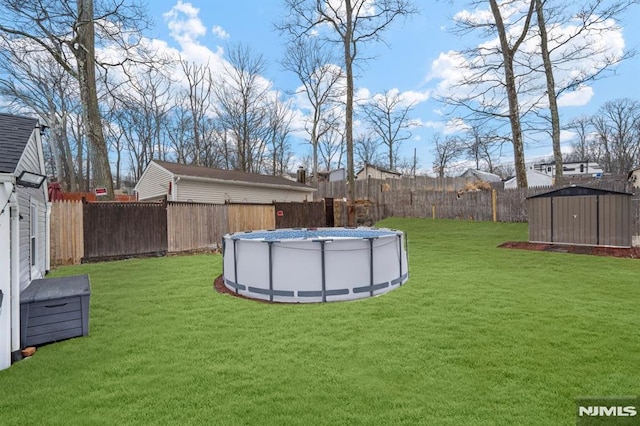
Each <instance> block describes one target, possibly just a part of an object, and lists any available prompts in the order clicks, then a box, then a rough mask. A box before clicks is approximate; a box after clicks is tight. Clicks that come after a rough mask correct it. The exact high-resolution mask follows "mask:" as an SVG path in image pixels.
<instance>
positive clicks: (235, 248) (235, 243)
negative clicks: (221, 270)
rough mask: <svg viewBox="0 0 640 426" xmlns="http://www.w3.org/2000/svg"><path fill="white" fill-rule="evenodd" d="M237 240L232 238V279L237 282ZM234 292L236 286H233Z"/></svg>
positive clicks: (236, 290) (236, 289) (236, 288)
mask: <svg viewBox="0 0 640 426" xmlns="http://www.w3.org/2000/svg"><path fill="white" fill-rule="evenodd" d="M237 243H238V240H236V239H234V240H233V280H234V281H235V282H236V284H237V283H238V247H237ZM234 290H235V292H236V294H238V287H234Z"/></svg>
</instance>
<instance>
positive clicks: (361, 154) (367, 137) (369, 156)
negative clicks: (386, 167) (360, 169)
mask: <svg viewBox="0 0 640 426" xmlns="http://www.w3.org/2000/svg"><path fill="white" fill-rule="evenodd" d="M354 148H355V155H356V160H357V162H358V164H359V165H361V166H364V165H366V164H373V165H380V163H381V159H382V156H381V155H380V143H379V142H378V141H377V140H376V135H375V134H373V133H362V134H360V135H358V136H357V137H356V139H355V146H354Z"/></svg>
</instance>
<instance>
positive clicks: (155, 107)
mask: <svg viewBox="0 0 640 426" xmlns="http://www.w3.org/2000/svg"><path fill="white" fill-rule="evenodd" d="M128 74H129V75H128V77H127V80H126V82H125V83H123V84H121V85H120V86H119V87H117V88H116V89H114V90H112V91H111V92H110V96H107V101H106V102H105V104H106V105H107V106H108V108H107V109H106V112H105V115H106V118H107V120H106V121H107V124H106V125H105V128H106V136H107V141H108V142H109V144H110V145H111V146H112V148H113V150H114V151H115V154H116V165H115V166H116V167H115V172H116V179H115V180H116V185H117V186H118V187H119V186H120V181H121V176H122V161H121V154H122V151H123V150H124V149H125V148H126V151H128V154H129V160H130V174H131V175H132V176H133V177H134V178H135V179H139V178H140V176H142V173H143V171H144V170H145V168H146V167H147V165H148V164H149V161H151V160H154V159H157V160H165V159H166V158H167V150H168V144H169V143H168V140H167V135H166V132H165V129H166V124H167V120H168V119H169V112H170V110H171V101H172V96H171V93H170V92H171V81H170V79H169V76H168V75H167V74H166V73H165V72H164V71H163V70H162V69H161V68H160V67H157V66H156V64H153V63H148V64H145V65H140V66H138V67H136V69H135V70H129V72H128Z"/></svg>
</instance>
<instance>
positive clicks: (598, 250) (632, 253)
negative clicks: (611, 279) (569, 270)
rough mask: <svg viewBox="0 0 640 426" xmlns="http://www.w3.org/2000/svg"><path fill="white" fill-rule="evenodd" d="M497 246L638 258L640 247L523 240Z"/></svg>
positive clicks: (639, 257) (639, 256)
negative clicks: (577, 244)
mask: <svg viewBox="0 0 640 426" xmlns="http://www.w3.org/2000/svg"><path fill="white" fill-rule="evenodd" d="M498 247H501V248H510V249H520V250H534V251H549V252H557V253H573V254H588V255H592V256H611V257H626V258H628V259H640V247H630V248H619V247H600V246H572V245H565V244H544V243H528V242H524V241H507V242H506V243H502V244H500V245H499V246H498Z"/></svg>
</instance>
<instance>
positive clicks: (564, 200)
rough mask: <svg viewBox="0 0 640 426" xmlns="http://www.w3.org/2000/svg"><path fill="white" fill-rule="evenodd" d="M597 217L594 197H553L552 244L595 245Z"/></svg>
mask: <svg viewBox="0 0 640 426" xmlns="http://www.w3.org/2000/svg"><path fill="white" fill-rule="evenodd" d="M597 217H598V212H597V200H596V197H592V196H585V197H554V198H553V242H554V243H565V244H585V245H596V244H597V240H598V219H597Z"/></svg>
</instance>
